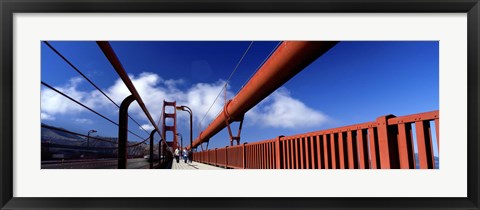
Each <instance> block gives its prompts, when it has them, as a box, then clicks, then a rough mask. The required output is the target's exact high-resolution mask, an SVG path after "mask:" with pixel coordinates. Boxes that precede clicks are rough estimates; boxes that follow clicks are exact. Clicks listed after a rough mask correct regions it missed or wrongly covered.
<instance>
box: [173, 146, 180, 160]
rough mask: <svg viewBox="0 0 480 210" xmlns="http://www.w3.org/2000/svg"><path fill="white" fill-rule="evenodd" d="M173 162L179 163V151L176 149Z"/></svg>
mask: <svg viewBox="0 0 480 210" xmlns="http://www.w3.org/2000/svg"><path fill="white" fill-rule="evenodd" d="M174 155H175V160H176V161H177V163H178V162H179V161H180V150H179V149H178V148H177V149H175V153H174Z"/></svg>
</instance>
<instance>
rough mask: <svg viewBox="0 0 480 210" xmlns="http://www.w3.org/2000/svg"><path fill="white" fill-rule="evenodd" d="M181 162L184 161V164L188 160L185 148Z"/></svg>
mask: <svg viewBox="0 0 480 210" xmlns="http://www.w3.org/2000/svg"><path fill="white" fill-rule="evenodd" d="M182 153H183V160H184V161H185V163H187V159H188V153H187V149H186V148H183V152H182Z"/></svg>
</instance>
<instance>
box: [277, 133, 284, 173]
mask: <svg viewBox="0 0 480 210" xmlns="http://www.w3.org/2000/svg"><path fill="white" fill-rule="evenodd" d="M282 137H284V136H283V135H282V136H278V137H277V140H276V141H275V168H276V169H280V168H281V165H280V158H281V155H280V138H282Z"/></svg>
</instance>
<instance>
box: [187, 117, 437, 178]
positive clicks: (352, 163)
mask: <svg viewBox="0 0 480 210" xmlns="http://www.w3.org/2000/svg"><path fill="white" fill-rule="evenodd" d="M431 122H434V124H435V131H436V132H435V134H434V135H435V136H436V141H437V142H436V145H437V150H438V149H439V148H438V147H439V122H440V118H439V111H438V110H437V111H431V112H425V113H419V114H413V115H407V116H400V117H396V116H394V115H387V116H381V117H378V118H377V119H376V120H375V121H373V122H366V123H361V124H355V125H349V126H344V127H339V128H332V129H327V130H320V131H314V132H310V133H304V134H298V135H293V136H279V137H277V138H275V139H270V140H264V141H260V142H255V143H249V144H247V143H244V144H242V145H236V146H226V147H224V148H216V149H212V150H207V151H202V152H196V153H194V154H193V159H194V160H195V161H198V162H202V163H207V164H211V165H215V166H221V167H225V168H237V169H415V168H421V169H433V168H434V167H435V159H434V152H433V142H432V141H433V137H432V131H431V127H430V123H431ZM415 142H416V146H417V150H418V164H419V166H418V167H417V163H416V162H417V161H416V158H415V150H414V147H415V145H414V144H415Z"/></svg>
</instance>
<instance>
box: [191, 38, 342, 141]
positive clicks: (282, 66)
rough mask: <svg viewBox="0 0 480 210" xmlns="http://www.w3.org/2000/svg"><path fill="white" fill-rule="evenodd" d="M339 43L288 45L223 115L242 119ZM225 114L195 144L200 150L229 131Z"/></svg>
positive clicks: (270, 59)
mask: <svg viewBox="0 0 480 210" xmlns="http://www.w3.org/2000/svg"><path fill="white" fill-rule="evenodd" d="M337 43H338V42H304V41H285V42H282V44H281V45H280V46H279V47H278V48H277V50H275V52H274V53H273V54H272V55H271V56H270V57H269V59H268V60H267V61H266V62H265V63H264V64H263V65H262V67H260V69H258V71H257V73H255V75H253V77H252V78H251V79H250V80H249V82H248V83H247V84H246V85H245V86H244V87H243V88H242V89H241V90H240V92H239V93H238V94H237V95H236V96H235V97H234V98H233V100H232V101H231V102H230V103H228V105H227V106H226V107H225V109H224V112H225V111H226V112H228V114H229V116H230V117H231V119H232V120H236V119H237V118H239V117H240V116H243V114H245V113H246V112H247V111H248V110H250V109H251V108H252V107H254V106H255V105H256V104H258V103H259V102H260V101H262V100H263V99H264V98H266V97H267V96H268V95H270V94H271V93H272V92H274V91H275V90H276V89H277V88H279V87H280V86H282V85H283V84H284V83H285V82H287V81H288V80H290V79H291V78H292V77H294V76H295V75H296V74H297V73H299V72H300V71H301V70H303V69H304V68H305V67H306V66H308V65H309V64H310V63H312V62H313V61H314V60H316V59H317V58H318V57H319V56H321V55H322V54H324V53H325V52H327V51H328V50H329V49H331V48H332V47H333V46H335V45H336V44H337ZM226 121H227V118H226V114H220V115H219V116H218V117H217V118H216V119H215V120H213V122H211V123H210V125H209V126H208V127H207V128H206V129H205V130H203V131H202V132H201V133H200V135H199V136H198V138H197V139H195V141H194V142H193V147H197V146H198V145H200V144H201V143H203V142H206V141H208V140H209V139H210V138H211V137H212V136H213V135H215V134H217V133H218V132H219V131H220V130H222V129H223V128H225V127H226V124H225V122H226Z"/></svg>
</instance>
